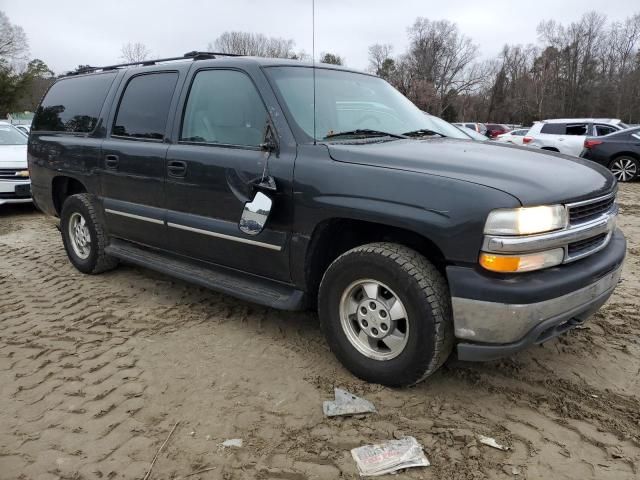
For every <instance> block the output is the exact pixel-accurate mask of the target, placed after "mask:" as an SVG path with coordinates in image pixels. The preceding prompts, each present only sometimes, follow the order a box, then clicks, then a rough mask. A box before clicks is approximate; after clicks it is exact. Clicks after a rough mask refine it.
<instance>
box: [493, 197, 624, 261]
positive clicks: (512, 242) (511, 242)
mask: <svg viewBox="0 0 640 480" xmlns="http://www.w3.org/2000/svg"><path fill="white" fill-rule="evenodd" d="M617 214H618V207H617V205H615V206H614V208H612V209H611V210H610V211H609V212H608V213H607V214H606V215H605V216H603V217H600V218H598V219H596V220H592V221H590V222H586V223H583V224H580V225H579V226H576V227H570V228H567V229H565V230H556V231H554V232H549V233H543V234H540V235H528V236H522V237H514V236H511V237H509V236H495V235H486V236H485V238H484V242H483V243H482V250H483V251H485V252H492V253H528V252H536V251H541V250H549V249H552V248H557V247H565V246H567V245H568V244H569V243H573V242H578V241H580V240H586V239H588V238H592V237H595V236H597V235H600V234H602V233H610V232H612V231H613V230H614V228H615V226H616V215H617Z"/></svg>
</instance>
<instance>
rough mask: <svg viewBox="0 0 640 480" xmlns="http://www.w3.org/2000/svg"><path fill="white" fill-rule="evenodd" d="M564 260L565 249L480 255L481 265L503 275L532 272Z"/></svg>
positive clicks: (483, 253) (558, 263)
mask: <svg viewBox="0 0 640 480" xmlns="http://www.w3.org/2000/svg"><path fill="white" fill-rule="evenodd" d="M563 260H564V249H562V248H555V249H553V250H547V251H545V252H538V253H527V254H519V255H518V254H517V255H495V254H493V253H485V252H482V253H480V265H482V266H483V267H484V268H486V269H487V270H491V271H492V272H502V273H515V272H531V271H533V270H540V269H542V268H547V267H553V266H554V265H560V264H561V263H562V261H563Z"/></svg>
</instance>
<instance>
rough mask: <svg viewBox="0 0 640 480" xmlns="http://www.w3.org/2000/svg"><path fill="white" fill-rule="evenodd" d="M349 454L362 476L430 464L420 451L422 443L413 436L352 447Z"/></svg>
mask: <svg viewBox="0 0 640 480" xmlns="http://www.w3.org/2000/svg"><path fill="white" fill-rule="evenodd" d="M351 456H352V457H353V459H354V460H355V462H356V465H357V466H358V473H359V474H360V476H362V477H375V476H378V475H385V474H387V473H393V472H395V471H397V470H402V469H404V468H409V467H428V466H429V465H431V464H430V463H429V460H427V457H425V455H424V452H423V451H422V445H420V444H419V443H418V441H417V440H416V439H415V438H413V437H404V438H401V439H399V440H390V441H388V442H385V443H381V444H378V445H365V446H363V447H358V448H354V449H353V450H351Z"/></svg>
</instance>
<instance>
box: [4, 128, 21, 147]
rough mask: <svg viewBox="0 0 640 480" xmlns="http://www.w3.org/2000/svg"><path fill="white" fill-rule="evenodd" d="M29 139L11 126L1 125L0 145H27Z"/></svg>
mask: <svg viewBox="0 0 640 480" xmlns="http://www.w3.org/2000/svg"><path fill="white" fill-rule="evenodd" d="M26 144H27V137H26V136H25V134H24V133H21V132H20V130H18V129H17V128H15V127H13V126H11V125H0V145H26Z"/></svg>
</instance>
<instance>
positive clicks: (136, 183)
mask: <svg viewBox="0 0 640 480" xmlns="http://www.w3.org/2000/svg"><path fill="white" fill-rule="evenodd" d="M179 79H180V74H179V72H178V71H175V70H167V71H154V72H144V73H141V72H140V71H133V72H131V73H128V74H127V75H126V76H125V78H124V79H123V81H122V83H121V86H120V89H119V91H118V94H117V97H116V104H115V105H116V107H115V108H113V109H112V113H111V115H110V118H109V122H108V124H107V128H108V132H107V137H106V139H105V141H104V143H103V147H102V166H103V168H102V175H101V183H102V195H103V202H104V208H105V212H106V220H107V226H108V229H109V233H110V234H111V235H113V236H115V237H118V238H122V239H125V240H129V241H132V242H136V243H140V244H143V245H148V246H151V247H156V248H164V247H166V226H165V223H164V217H165V209H164V179H165V157H166V154H167V149H168V148H169V145H168V143H166V142H165V139H166V138H167V129H168V128H169V127H168V125H170V123H169V122H168V119H169V114H170V111H171V108H172V102H173V101H174V96H175V95H176V94H175V92H176V87H177V85H178V82H179ZM176 100H177V99H176Z"/></svg>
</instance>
